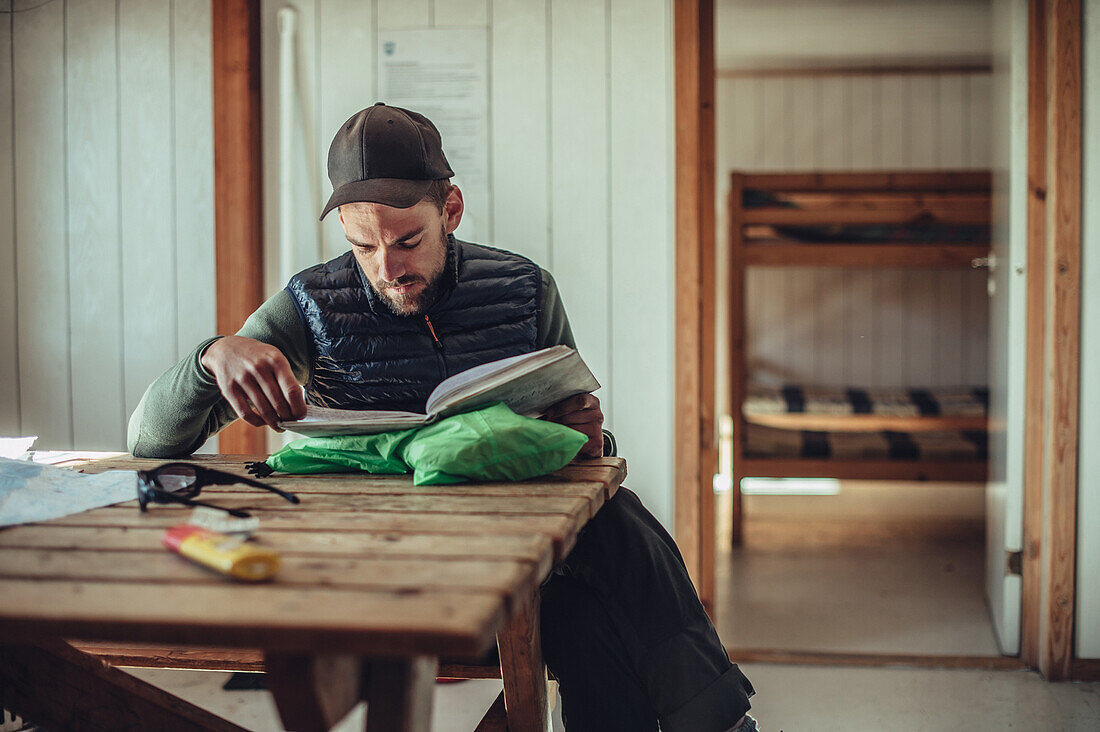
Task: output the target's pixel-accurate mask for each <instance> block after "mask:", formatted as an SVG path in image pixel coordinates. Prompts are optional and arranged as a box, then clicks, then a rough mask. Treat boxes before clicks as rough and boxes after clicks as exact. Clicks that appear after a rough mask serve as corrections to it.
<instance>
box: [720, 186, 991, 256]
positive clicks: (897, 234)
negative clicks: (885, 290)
mask: <svg viewBox="0 0 1100 732" xmlns="http://www.w3.org/2000/svg"><path fill="white" fill-rule="evenodd" d="M741 205H742V206H743V207H744V208H789V209H802V208H804V207H803V206H800V205H799V204H798V203H796V202H794V201H791V200H789V199H786V198H783V197H782V196H778V195H776V194H774V193H772V192H770V191H760V190H755V189H752V188H746V189H745V190H744V191H743V192H742V201H741ZM768 228H770V229H772V230H773V231H774V232H775V234H776V235H778V236H780V237H783V238H786V239H790V240H793V241H797V242H802V243H806V244H835V243H838V242H845V243H849V244H984V243H987V242H989V241H990V226H989V224H955V223H946V222H943V221H939V220H937V219H935V218H934V217H931V216H926V217H921V218H917V219H914V220H912V221H907V222H905V223H903V224H820V225H812V226H811V225H800V226H792V225H783V226H772V227H768Z"/></svg>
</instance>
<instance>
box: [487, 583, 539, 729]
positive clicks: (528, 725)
mask: <svg viewBox="0 0 1100 732" xmlns="http://www.w3.org/2000/svg"><path fill="white" fill-rule="evenodd" d="M497 649H498V650H499V653H500V671H501V676H502V677H503V679H504V701H505V707H506V709H507V711H508V729H510V730H512V731H513V732H528V731H532V732H533V731H535V730H543V729H545V727H546V720H547V718H548V717H549V714H550V701H549V697H548V693H547V689H546V664H545V663H544V662H543V658H542V633H541V631H540V629H539V593H538V589H534V590H532V591H531V595H530V597H529V598H528V601H527V602H526V603H524V604H523V605H522V606H521V607H520V608H519V610H518V612H516V614H515V615H514V616H513V617H512V618H511V619H510V620H509V621H508V623H507V624H506V625H505V627H504V629H503V630H501V631H500V632H499V633H498V634H497Z"/></svg>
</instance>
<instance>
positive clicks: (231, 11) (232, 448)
mask: <svg viewBox="0 0 1100 732" xmlns="http://www.w3.org/2000/svg"><path fill="white" fill-rule="evenodd" d="M211 11H212V12H211V20H212V23H211V26H212V27H211V41H212V43H211V45H212V53H213V82H214V84H213V93H214V252H215V262H216V265H217V268H216V271H215V279H216V291H217V295H216V297H217V330H218V333H221V334H223V335H228V334H230V333H236V332H237V330H239V329H240V327H241V326H242V325H243V324H244V321H245V320H246V319H247V318H248V316H249V315H251V314H252V312H253V311H255V310H256V308H258V307H259V306H260V304H261V303H262V302H263V194H262V191H263V157H262V148H261V144H260V143H261V130H262V124H261V122H262V113H263V110H262V108H261V106H260V2H259V0H219V1H218V2H214V3H213V4H212V5H211ZM265 437H266V436H265V433H264V431H263V430H262V429H259V428H256V427H251V426H249V425H248V424H246V423H245V422H244V421H242V420H237V422H235V423H233V424H231V425H230V426H229V427H227V428H225V429H224V430H222V431H221V433H220V434H219V435H218V438H219V443H218V445H219V447H218V449H219V451H220V452H224V453H234V454H243V455H258V454H260V453H266V452H267V448H266V439H265Z"/></svg>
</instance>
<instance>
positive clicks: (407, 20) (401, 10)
mask: <svg viewBox="0 0 1100 732" xmlns="http://www.w3.org/2000/svg"><path fill="white" fill-rule="evenodd" d="M375 3H376V6H377V9H378V27H379V28H382V29H393V28H427V27H428V26H429V25H430V19H431V5H432V3H431V0H375ZM352 6H358V7H359V8H360V12H369V11H370V3H365V2H361V1H360V2H355V3H347V4H346V5H345V8H347V9H351V7H352ZM321 10H322V12H326V10H327V8H325V2H322V3H321ZM354 19H355V18H354V16H352V17H351V18H348V19H347V21H345V22H346V27H347V28H348V29H354V28H356V27H358V24H357V23H355V22H354ZM322 48H323V46H322ZM326 87H327V85H326ZM363 106H366V105H363ZM341 121H342V120H341Z"/></svg>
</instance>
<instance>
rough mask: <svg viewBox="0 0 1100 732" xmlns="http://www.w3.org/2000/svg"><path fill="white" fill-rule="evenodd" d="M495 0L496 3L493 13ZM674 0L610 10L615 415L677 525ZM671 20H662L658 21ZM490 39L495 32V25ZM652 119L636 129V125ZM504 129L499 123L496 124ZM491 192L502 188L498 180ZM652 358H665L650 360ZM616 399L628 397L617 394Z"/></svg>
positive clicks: (651, 502) (655, 505) (642, 487)
mask: <svg viewBox="0 0 1100 732" xmlns="http://www.w3.org/2000/svg"><path fill="white" fill-rule="evenodd" d="M497 5H498V3H497V2H494V3H493V6H494V14H495V13H496V12H497ZM668 12H669V4H668V3H666V2H664V1H663V0H636V1H631V2H624V1H621V0H612V2H611V12H610V21H611V28H610V43H611V47H610V54H611V55H610V63H611V67H610V78H611V89H610V139H611V163H610V176H611V177H610V180H611V191H612V193H611V263H612V264H611V279H610V282H611V291H612V313H611V328H612V330H611V332H612V353H613V354H616V357H615V358H613V361H612V370H611V384H612V389H611V390H612V392H613V398H614V400H615V410H614V412H613V414H612V419H613V422H614V425H615V429H616V437H618V438H619V442H620V445H621V447H622V448H623V449H622V452H623V454H624V455H625V456H626V457H627V459H629V460H630V461H631V465H632V466H633V467H632V468H631V469H632V470H633V471H634V473H633V474H634V475H636V476H639V480H638V483H635V484H633V485H632V486H631V487H632V488H633V489H634V490H635V491H636V492H638V493H640V494H642V496H643V498H644V500H645V502H646V505H647V506H648V507H649V508H650V510H651V511H652V512H653V513H654V514H655V515H656V516H657V517H658V518H659V519H660V520H662V521H663V522H664V523H665V525H666V526H671V525H672V523H671V518H672V505H671V495H670V492H669V490H668V486H670V485H672V464H671V450H670V448H669V445H670V444H671V442H672V434H671V430H670V429H669V427H668V425H671V424H672V423H673V418H672V417H673V415H672V411H671V405H672V400H673V395H672V393H671V388H670V385H671V384H672V379H673V373H672V364H671V363H670V361H671V354H672V350H673V349H672V345H673V330H672V322H671V319H672V312H673V303H672V297H671V294H672V291H673V277H672V272H673V244H672V236H671V233H672V222H671V221H670V219H669V212H670V211H671V210H672V201H671V198H670V196H671V191H670V183H669V181H670V180H671V179H672V170H671V169H670V167H669V166H670V162H671V153H672V151H671V149H670V146H669V145H670V141H671V139H672V123H671V118H670V114H671V109H670V108H671V104H670V103H669V99H670V94H671V90H670V82H669V76H668V74H669V64H668V59H669V58H670V49H669V33H668V29H669V25H668V21H667V18H668ZM659 18H665V19H666V21H665V22H658V21H656V20H655V19H659ZM493 35H494V38H495V37H496V36H497V35H498V32H497V28H496V27H495V26H494V31H493ZM642 118H644V119H646V120H648V121H647V123H646V124H639V123H638V120H639V119H642ZM498 129H499V127H498ZM494 187H495V190H496V191H497V192H498V193H499V192H500V189H499V187H498V186H496V183H494ZM647 354H660V356H659V357H656V358H650V359H649V360H648V361H647V362H645V363H642V362H641V360H642V359H643V358H646V355H647ZM620 395H622V397H621V398H620Z"/></svg>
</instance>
